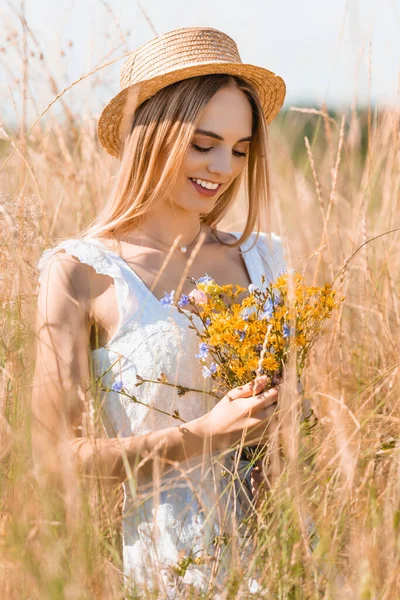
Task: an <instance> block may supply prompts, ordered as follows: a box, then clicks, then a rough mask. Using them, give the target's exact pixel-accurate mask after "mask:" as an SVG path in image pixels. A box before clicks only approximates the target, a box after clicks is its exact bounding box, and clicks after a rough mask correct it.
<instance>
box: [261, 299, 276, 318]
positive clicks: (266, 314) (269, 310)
mask: <svg viewBox="0 0 400 600" xmlns="http://www.w3.org/2000/svg"><path fill="white" fill-rule="evenodd" d="M273 314H274V303H273V302H272V300H271V299H270V298H268V300H267V301H266V303H265V304H264V308H263V312H262V313H261V319H270V318H271V317H272V315H273Z"/></svg>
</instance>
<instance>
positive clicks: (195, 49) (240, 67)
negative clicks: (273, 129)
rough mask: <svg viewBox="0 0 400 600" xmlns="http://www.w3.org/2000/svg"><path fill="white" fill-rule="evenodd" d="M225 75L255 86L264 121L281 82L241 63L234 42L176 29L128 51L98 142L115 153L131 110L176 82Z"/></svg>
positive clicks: (204, 30)
mask: <svg viewBox="0 0 400 600" xmlns="http://www.w3.org/2000/svg"><path fill="white" fill-rule="evenodd" d="M215 73H226V74H228V75H238V76H240V77H242V78H243V79H245V80H247V81H248V82H250V83H251V84H252V85H253V87H254V88H255V89H256V90H257V92H258V94H259V97H260V101H261V104H262V106H263V109H264V114H265V118H266V121H267V123H270V122H271V121H272V119H273V118H274V117H275V116H276V115H277V114H278V112H279V110H280V108H281V106H282V104H283V101H284V98H285V92H286V86H285V82H284V81H283V79H281V77H278V76H277V75H275V74H274V73H272V72H271V71H268V70H267V69H263V68H261V67H256V66H254V65H249V64H243V63H242V61H241V58H240V55H239V51H238V49H237V46H236V43H235V42H234V41H233V39H232V38H230V37H229V36H228V35H226V34H225V33H222V32H221V31H218V30H217V29H212V28H210V27H187V28H184V29H176V30H174V31H170V32H169V33H165V34H164V35H160V36H158V37H156V38H155V39H153V40H150V41H149V42H147V43H146V44H144V45H143V46H140V48H138V49H137V50H135V51H134V52H132V53H131V54H130V55H129V57H128V59H127V60H126V62H125V64H124V66H123V67H122V70H121V92H119V94H117V95H116V96H114V98H113V99H112V100H111V101H110V102H109V103H108V104H107V106H106V107H105V108H104V110H103V112H102V114H101V116H100V120H99V125H98V132H99V138H100V142H101V144H102V145H103V146H104V148H105V149H106V150H107V151H108V152H109V153H110V154H112V155H113V156H116V157H119V156H120V155H121V150H122V146H123V140H124V137H125V136H126V135H127V134H128V133H129V131H130V128H131V126H132V120H133V114H134V112H135V110H136V108H137V107H138V106H139V105H140V104H142V102H144V101H145V100H147V99H148V98H151V96H154V94H156V93H157V92H158V91H159V90H161V89H162V88H164V87H166V86H168V85H171V84H172V83H175V82H177V81H182V80H183V79H188V78H189V77H196V76H198V75H211V74H215Z"/></svg>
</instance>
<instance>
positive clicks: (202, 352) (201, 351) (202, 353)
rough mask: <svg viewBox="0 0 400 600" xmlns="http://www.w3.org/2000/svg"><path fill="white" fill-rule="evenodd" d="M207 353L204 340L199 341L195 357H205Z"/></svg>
mask: <svg viewBox="0 0 400 600" xmlns="http://www.w3.org/2000/svg"><path fill="white" fill-rule="evenodd" d="M207 355H208V346H207V344H206V343H205V342H201V344H200V345H199V353H198V354H196V358H206V356H207Z"/></svg>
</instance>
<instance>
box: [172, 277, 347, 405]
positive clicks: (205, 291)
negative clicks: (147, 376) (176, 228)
mask: <svg viewBox="0 0 400 600" xmlns="http://www.w3.org/2000/svg"><path fill="white" fill-rule="evenodd" d="M191 281H192V283H193V284H194V285H195V289H194V290H193V291H192V292H191V294H189V295H188V296H187V295H182V296H181V297H180V299H179V300H178V302H177V308H178V310H180V311H181V312H182V313H183V314H185V315H186V316H187V317H188V319H189V320H190V321H191V325H190V326H191V327H192V328H193V329H195V330H196V333H197V335H198V337H199V350H198V353H197V354H196V358H198V360H199V361H200V362H201V363H202V365H203V376H204V377H205V378H211V379H212V380H213V381H214V382H215V385H214V387H213V391H214V392H217V393H218V392H219V393H221V392H222V394H225V393H226V392H227V391H228V390H230V389H232V388H233V387H237V386H240V385H244V384H246V383H247V382H249V381H250V380H252V379H254V378H255V377H257V376H260V375H264V376H266V377H267V381H268V382H269V385H270V386H272V385H274V378H275V377H276V376H277V375H278V376H281V375H282V374H283V371H284V369H285V366H286V365H287V362H288V358H289V352H290V351H291V349H293V348H294V349H295V350H296V368H297V375H298V377H299V378H300V376H301V373H302V371H303V368H304V365H305V362H306V358H307V355H308V352H309V350H310V348H311V347H312V345H313V344H314V343H315V341H316V340H317V338H318V335H319V334H320V332H321V328H322V326H323V324H324V322H325V321H326V319H328V318H329V317H331V314H332V311H333V310H334V309H335V308H337V302H336V301H335V291H334V290H333V289H332V286H331V285H329V284H326V285H324V286H322V287H316V286H312V287H308V286H306V285H305V283H304V280H303V277H302V276H301V275H300V274H298V273H295V272H293V273H285V274H282V275H280V276H279V277H277V279H276V280H275V281H273V282H272V283H270V284H269V285H266V281H265V278H263V279H262V281H261V286H260V287H257V286H255V285H253V284H252V285H250V286H249V288H248V290H246V288H243V287H240V286H238V285H236V286H233V285H222V286H221V285H218V284H217V283H216V282H215V281H214V280H213V279H212V278H211V277H209V276H208V275H205V276H204V277H201V278H200V279H198V280H194V279H191ZM245 292H248V293H247V294H245V295H244V297H243V294H244V293H245ZM240 297H242V299H241V300H240ZM162 302H163V304H173V303H174V292H170V293H166V294H165V297H164V298H163V300H162ZM185 307H190V308H191V309H192V310H191V312H194V313H195V314H197V315H198V317H199V318H200V320H201V322H202V325H203V327H202V328H199V327H198V326H196V324H195V321H194V319H193V315H192V314H191V312H190V311H187V310H185Z"/></svg>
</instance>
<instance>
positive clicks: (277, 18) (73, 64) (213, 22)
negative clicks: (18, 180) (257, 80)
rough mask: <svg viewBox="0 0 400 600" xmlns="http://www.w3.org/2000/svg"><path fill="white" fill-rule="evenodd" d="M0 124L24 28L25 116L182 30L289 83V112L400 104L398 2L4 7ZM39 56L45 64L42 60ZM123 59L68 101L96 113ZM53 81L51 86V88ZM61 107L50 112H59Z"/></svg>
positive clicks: (13, 3)
mask: <svg viewBox="0 0 400 600" xmlns="http://www.w3.org/2000/svg"><path fill="white" fill-rule="evenodd" d="M2 3H3V6H4V10H2V12H1V14H0V31H2V34H0V35H2V36H4V39H2V38H0V92H1V104H0V111H1V112H0V120H3V123H6V122H8V121H10V120H11V121H12V120H13V119H14V118H17V119H18V118H19V115H20V111H21V102H22V100H21V93H20V89H21V81H22V73H23V71H22V58H21V54H20V53H19V52H18V48H21V39H22V38H21V30H22V26H21V21H20V19H19V17H18V12H19V11H20V9H21V6H22V5H23V4H25V17H26V22H27V24H28V27H29V32H28V35H27V48H28V51H29V53H31V52H32V53H33V55H32V56H31V55H30V54H29V61H28V65H27V71H26V75H27V77H28V82H29V90H30V91H29V97H28V101H27V104H28V116H29V119H34V118H36V117H37V115H38V114H40V113H41V112H42V110H43V109H44V108H45V107H46V106H47V104H48V103H49V102H51V101H52V99H53V98H54V95H55V93H56V92H59V91H61V90H62V89H63V88H65V87H66V86H68V85H70V84H72V83H73V82H74V81H75V80H77V79H79V78H80V77H82V76H83V75H85V74H86V73H88V72H90V71H91V70H92V69H94V68H96V67H98V66H100V65H102V64H104V63H106V62H108V61H110V60H112V59H114V58H117V57H119V56H121V55H123V54H125V53H126V52H128V51H130V50H133V49H135V48H136V47H137V46H139V45H140V44H143V43H144V42H146V41H148V40H149V39H151V38H152V37H154V35H155V34H156V33H157V34H161V33H165V32H167V31H170V30H172V29H176V28H179V27H186V26H195V25H204V26H211V27H214V28H217V29H220V30H222V31H224V32H225V33H227V34H228V35H230V36H231V37H233V38H234V40H235V41H236V43H237V45H238V47H239V51H240V54H241V57H242V61H243V62H249V63H253V64H257V65H260V66H263V67H266V68H267V69H269V70H271V71H274V72H275V73H277V74H278V75H280V76H281V77H283V79H284V80H285V81H286V84H287V96H286V100H285V105H284V106H285V107H286V108H289V107H291V106H299V105H301V106H309V107H313V108H319V107H320V106H321V104H322V103H323V102H325V103H327V104H328V106H331V107H336V108H341V107H344V106H348V105H351V104H352V103H353V102H356V103H357V104H359V105H365V104H367V103H368V102H369V99H371V101H372V102H373V103H378V104H391V105H396V106H397V105H398V99H399V73H400V35H399V34H400V0H334V1H328V0H302V1H299V0H280V1H279V2H277V1H276V0H274V1H272V0H140V2H137V1H135V0H129V1H127V0H2ZM40 52H43V56H44V60H42V61H40V60H39V55H40ZM122 64H123V61H122V60H119V61H117V62H116V63H115V64H113V65H112V66H110V67H107V68H106V69H102V70H101V71H99V72H98V73H96V74H95V75H92V76H90V77H89V78H88V79H86V80H84V81H83V82H81V83H79V84H78V85H75V86H73V88H72V89H71V90H70V91H68V92H67V93H66V94H65V95H64V96H63V99H64V101H65V103H66V104H67V105H68V106H69V107H70V108H71V110H72V111H73V112H75V113H77V112H81V113H85V112H91V113H93V112H94V113H95V114H97V113H100V111H101V108H102V106H104V104H105V103H106V102H107V101H108V100H109V99H110V98H111V97H112V96H113V95H114V94H116V93H117V92H118V91H119V70H120V68H121V67H122ZM49 76H51V77H52V78H53V80H54V82H53V85H50V84H49ZM61 110H63V109H62V105H61V103H60V102H57V103H56V104H55V106H54V107H52V109H51V111H54V112H57V111H61Z"/></svg>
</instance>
